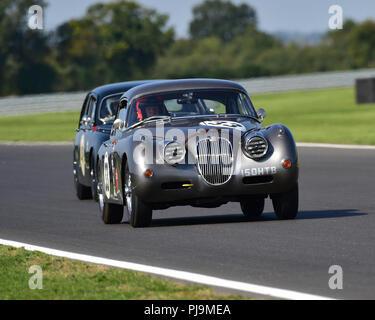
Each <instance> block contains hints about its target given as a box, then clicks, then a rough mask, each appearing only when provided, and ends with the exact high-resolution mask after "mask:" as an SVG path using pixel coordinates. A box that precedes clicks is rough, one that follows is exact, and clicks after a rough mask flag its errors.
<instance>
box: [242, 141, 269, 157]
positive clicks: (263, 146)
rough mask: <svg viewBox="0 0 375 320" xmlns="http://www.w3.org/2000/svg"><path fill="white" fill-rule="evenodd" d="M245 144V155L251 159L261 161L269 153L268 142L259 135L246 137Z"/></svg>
mask: <svg viewBox="0 0 375 320" xmlns="http://www.w3.org/2000/svg"><path fill="white" fill-rule="evenodd" d="M244 142H245V145H244V151H245V154H246V155H247V156H248V157H249V158H251V159H255V160H257V159H261V158H262V157H264V156H265V155H266V153H267V151H268V142H267V140H266V139H265V138H263V137H261V136H259V135H250V136H247V137H246V136H245V139H244Z"/></svg>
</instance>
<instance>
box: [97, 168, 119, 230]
mask: <svg viewBox="0 0 375 320" xmlns="http://www.w3.org/2000/svg"><path fill="white" fill-rule="evenodd" d="M97 178H98V184H99V185H100V186H101V187H100V188H98V189H97V192H98V202H99V209H100V213H101V216H102V220H103V222H104V223H105V224H117V223H121V221H122V218H123V215H124V206H123V205H118V204H114V203H108V202H106V201H105V199H104V195H103V188H102V183H101V181H102V180H101V175H100V173H99V171H98V172H97ZM90 191H91V189H90Z"/></svg>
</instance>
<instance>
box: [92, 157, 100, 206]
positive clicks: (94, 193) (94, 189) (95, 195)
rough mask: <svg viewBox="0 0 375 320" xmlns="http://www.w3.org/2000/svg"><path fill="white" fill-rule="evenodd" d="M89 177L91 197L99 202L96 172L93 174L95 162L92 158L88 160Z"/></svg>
mask: <svg viewBox="0 0 375 320" xmlns="http://www.w3.org/2000/svg"><path fill="white" fill-rule="evenodd" d="M90 176H91V195H92V198H93V199H94V200H95V201H98V200H99V196H98V183H97V178H96V172H95V161H94V158H93V157H92V156H91V159H90Z"/></svg>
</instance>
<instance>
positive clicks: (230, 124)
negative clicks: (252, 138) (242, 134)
mask: <svg viewBox="0 0 375 320" xmlns="http://www.w3.org/2000/svg"><path fill="white" fill-rule="evenodd" d="M199 125H201V126H211V127H220V128H230V129H238V130H241V131H246V128H245V126H244V125H242V124H241V123H238V122H235V121H227V120H210V121H202V122H201V123H200V124H199Z"/></svg>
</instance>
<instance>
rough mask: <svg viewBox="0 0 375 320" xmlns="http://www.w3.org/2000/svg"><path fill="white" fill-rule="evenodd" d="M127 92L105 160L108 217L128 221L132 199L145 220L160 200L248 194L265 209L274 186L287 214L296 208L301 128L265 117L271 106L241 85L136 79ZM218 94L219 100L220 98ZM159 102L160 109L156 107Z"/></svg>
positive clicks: (102, 200) (214, 201) (214, 199)
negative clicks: (296, 131)
mask: <svg viewBox="0 0 375 320" xmlns="http://www.w3.org/2000/svg"><path fill="white" fill-rule="evenodd" d="M241 99H242V100H241ZM120 101H121V102H120V109H119V110H118V113H117V118H116V120H115V122H114V124H113V128H112V132H111V135H110V139H109V140H107V141H105V142H104V143H103V145H102V146H101V148H100V150H99V152H98V160H97V165H98V167H97V180H98V193H99V207H100V210H101V213H102V217H103V220H104V222H105V223H119V222H120V221H121V219H122V217H123V206H125V207H126V208H127V212H128V216H129V221H130V223H131V225H132V226H134V227H142V226H148V225H149V224H150V223H151V220H152V210H156V209H165V208H168V207H170V206H177V205H192V206H196V207H206V208H213V207H217V206H220V205H222V204H225V203H227V202H230V201H234V202H240V203H241V208H242V211H243V213H244V214H245V215H246V216H248V217H256V216H259V215H260V214H261V213H262V212H263V209H264V202H265V199H266V198H267V197H268V196H270V197H271V199H272V202H273V206H274V209H275V213H276V215H277V216H278V217H279V218H281V219H292V218H294V217H295V216H296V214H297V212H298V155H297V149H296V144H295V141H294V139H293V136H292V134H291V132H290V131H289V129H288V128H286V127H285V126H283V125H281V124H273V125H270V126H268V127H263V126H262V125H261V122H262V120H263V117H264V116H265V112H264V110H262V109H261V110H258V112H256V111H255V109H254V107H253V105H252V103H251V100H250V98H249V96H248V94H247V92H246V90H245V89H244V88H243V87H242V86H241V85H239V84H237V83H235V82H231V81H224V80H214V79H190V80H189V79H187V80H169V81H162V82H158V83H154V84H145V85H141V86H138V87H136V88H133V89H131V90H129V91H127V92H126V93H125V94H124V95H123V96H122V97H121V100H120ZM171 101H172V102H173V103H174V104H172V105H171ZM212 101H214V102H215V103H216V106H215V107H210V105H209V102H212ZM145 108H147V109H145ZM157 108H159V109H157ZM215 108H217V110H216V109H215ZM220 108H221V109H220ZM241 108H242V109H241ZM154 109H157V110H159V114H158V115H152V112H153V110H154ZM240 109H241V110H240ZM145 110H146V111H148V112H149V111H152V112H151V113H148V114H145ZM215 110H216V111H215ZM218 110H219V111H218ZM220 110H221V111H220ZM158 124H159V126H162V128H163V130H162V131H160V128H158ZM227 129H228V130H227ZM226 130H227V131H228V132H229V133H228V136H224V133H226ZM170 132H172V134H169V133H170ZM192 132H193V133H192ZM217 132H218V135H216V133H217ZM180 133H181V135H182V138H181V139H179V137H178V135H179V134H180ZM200 133H203V137H202V136H200ZM205 134H206V136H204V135H205ZM148 150H152V152H151V160H152V161H149V160H150V156H149V155H148V152H149V151H148ZM173 159H176V161H174V160H173ZM177 159H178V160H177Z"/></svg>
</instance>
